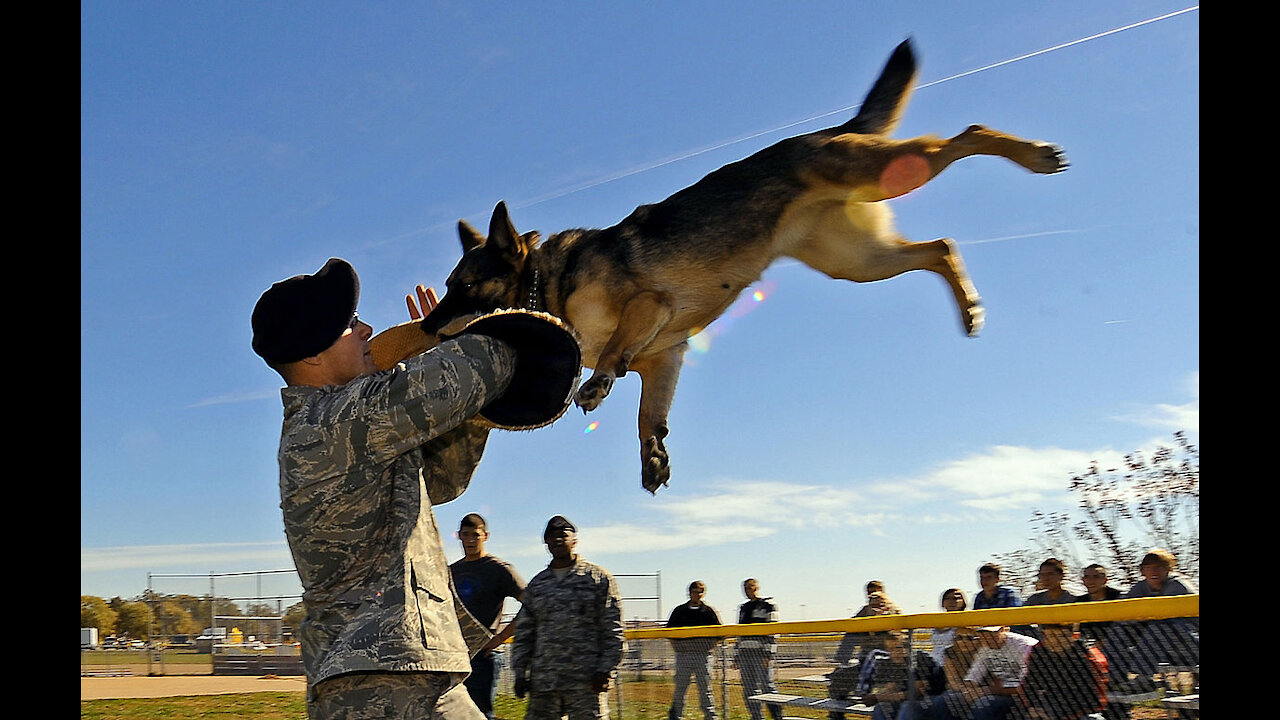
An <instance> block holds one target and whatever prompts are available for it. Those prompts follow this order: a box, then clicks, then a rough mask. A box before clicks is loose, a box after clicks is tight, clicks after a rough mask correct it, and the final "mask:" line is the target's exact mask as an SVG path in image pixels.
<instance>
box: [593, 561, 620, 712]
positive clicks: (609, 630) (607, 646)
mask: <svg viewBox="0 0 1280 720" xmlns="http://www.w3.org/2000/svg"><path fill="white" fill-rule="evenodd" d="M605 580H606V582H605V593H604V598H603V603H602V607H601V608H600V614H599V636H598V637H599V646H600V656H599V657H600V664H599V665H598V666H597V667H596V672H595V674H594V675H593V676H592V678H591V685H592V689H594V690H595V691H596V692H598V693H602V692H605V691H606V690H608V689H609V677H610V676H611V675H612V673H613V671H614V668H616V667H618V665H619V663H621V662H622V646H623V642H624V639H623V638H624V636H623V625H622V593H621V592H619V591H618V583H617V582H616V581H615V580H614V579H613V576H612V575H609V574H606V575H605Z"/></svg>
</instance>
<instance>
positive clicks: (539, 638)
mask: <svg viewBox="0 0 1280 720" xmlns="http://www.w3.org/2000/svg"><path fill="white" fill-rule="evenodd" d="M515 622H516V632H515V637H514V639H513V640H512V641H511V672H512V674H513V677H517V678H522V677H528V678H529V686H530V688H531V689H532V690H533V691H534V692H546V691H552V690H562V689H576V688H580V687H581V686H582V685H583V684H584V683H588V682H590V681H591V678H592V676H593V675H595V674H596V673H605V674H611V673H612V672H613V670H614V669H615V668H617V667H618V663H620V662H621V661H622V643H623V639H622V596H621V594H620V593H619V592H618V584H617V583H616V582H615V581H614V579H613V576H612V575H610V574H609V571H608V570H605V569H604V568H602V567H600V566H599V565H596V564H594V563H589V562H587V561H586V560H583V559H582V558H581V557H579V558H578V560H577V562H576V563H574V565H573V566H572V567H571V568H569V572H568V573H567V574H566V575H565V576H564V577H556V575H555V573H554V572H552V570H551V568H550V567H548V568H546V569H544V570H542V572H539V573H538V574H537V575H534V576H533V579H532V580H530V581H529V584H528V585H526V586H525V589H524V600H523V601H522V602H521V607H520V612H519V613H518V614H517V615H516V621H515Z"/></svg>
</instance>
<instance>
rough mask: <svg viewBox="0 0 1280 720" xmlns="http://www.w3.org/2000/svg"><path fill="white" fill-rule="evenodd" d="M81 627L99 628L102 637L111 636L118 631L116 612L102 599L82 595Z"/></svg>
mask: <svg viewBox="0 0 1280 720" xmlns="http://www.w3.org/2000/svg"><path fill="white" fill-rule="evenodd" d="M80 627H91V628H98V633H99V634H100V635H110V634H111V633H113V632H115V631H116V611H115V610H112V609H111V606H110V605H109V604H107V601H106V600H103V599H102V598H100V597H96V596H94V595H81V596H80Z"/></svg>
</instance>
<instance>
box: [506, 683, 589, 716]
mask: <svg viewBox="0 0 1280 720" xmlns="http://www.w3.org/2000/svg"><path fill="white" fill-rule="evenodd" d="M565 715H568V716H569V720H607V719H608V717H609V694H608V693H598V692H595V691H594V690H592V689H591V687H590V686H589V685H583V686H582V687H581V688H571V689H561V690H551V691H545V692H532V691H531V692H530V693H529V706H528V708H527V709H526V710H525V712H524V720H560V718H562V717H564V716H565Z"/></svg>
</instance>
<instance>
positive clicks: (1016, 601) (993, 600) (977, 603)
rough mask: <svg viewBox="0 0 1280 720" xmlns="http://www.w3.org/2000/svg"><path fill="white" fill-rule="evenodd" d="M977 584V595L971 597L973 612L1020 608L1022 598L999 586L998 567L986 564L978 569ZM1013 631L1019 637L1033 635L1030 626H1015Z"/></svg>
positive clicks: (1008, 588) (1009, 588) (993, 564)
mask: <svg viewBox="0 0 1280 720" xmlns="http://www.w3.org/2000/svg"><path fill="white" fill-rule="evenodd" d="M978 584H979V585H980V586H981V587H982V589H981V590H979V591H978V594H977V595H974V596H973V609H974V610H988V609H991V608H1010V607H1022V598H1020V597H1018V593H1017V591H1016V590H1014V589H1013V588H1011V587H1009V586H1008V585H1001V584H1000V566H999V565H997V564H995V563H986V564H984V565H983V566H982V567H980V568H978ZM1013 631H1014V632H1015V633H1018V634H1019V635H1027V636H1028V637H1030V636H1032V635H1033V634H1034V631H1033V630H1032V629H1031V626H1030V625H1016V626H1014V627H1013Z"/></svg>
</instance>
